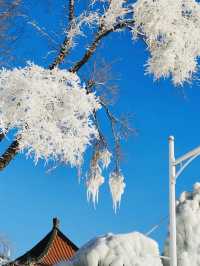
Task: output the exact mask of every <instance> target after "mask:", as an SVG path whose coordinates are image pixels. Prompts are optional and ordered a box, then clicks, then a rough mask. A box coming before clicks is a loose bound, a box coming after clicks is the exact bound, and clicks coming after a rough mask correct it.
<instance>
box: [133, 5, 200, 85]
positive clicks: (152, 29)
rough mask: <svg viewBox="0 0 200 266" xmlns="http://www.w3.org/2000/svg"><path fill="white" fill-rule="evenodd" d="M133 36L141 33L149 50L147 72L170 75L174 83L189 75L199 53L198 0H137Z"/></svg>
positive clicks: (199, 24) (193, 68)
mask: <svg viewBox="0 0 200 266" xmlns="http://www.w3.org/2000/svg"><path fill="white" fill-rule="evenodd" d="M133 9H134V20H135V27H134V28H133V33H134V36H137V35H140V36H142V37H144V39H145V41H146V43H147V45H148V49H149V52H150V55H151V57H150V59H149V60H148V62H147V72H148V73H152V74H154V76H155V78H156V79H157V78H160V77H169V76H170V75H171V76H172V79H173V82H174V84H175V85H177V84H178V85H179V84H183V82H184V81H189V80H191V79H192V77H193V74H194V73H195V72H197V70H198V66H197V57H199V55H200V4H199V3H198V2H197V1H195V0H148V1H146V0H138V1H137V2H136V3H135V4H134V5H133Z"/></svg>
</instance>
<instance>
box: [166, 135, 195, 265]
mask: <svg viewBox="0 0 200 266" xmlns="http://www.w3.org/2000/svg"><path fill="white" fill-rule="evenodd" d="M199 155H200V147H197V148H196V149H194V150H192V151H190V152H188V153H186V154H184V155H183V156H181V157H179V158H178V159H175V155H174V137H173V136H170V137H169V209H170V210H169V211H170V228H169V234H170V244H169V246H170V249H169V255H170V266H177V249H176V179H177V178H178V176H179V175H180V174H181V173H182V172H183V170H184V169H185V168H186V167H187V166H188V165H189V164H190V163H191V162H192V161H193V160H194V159H195V158H196V157H197V156H199ZM178 166H179V169H177V167H178Z"/></svg>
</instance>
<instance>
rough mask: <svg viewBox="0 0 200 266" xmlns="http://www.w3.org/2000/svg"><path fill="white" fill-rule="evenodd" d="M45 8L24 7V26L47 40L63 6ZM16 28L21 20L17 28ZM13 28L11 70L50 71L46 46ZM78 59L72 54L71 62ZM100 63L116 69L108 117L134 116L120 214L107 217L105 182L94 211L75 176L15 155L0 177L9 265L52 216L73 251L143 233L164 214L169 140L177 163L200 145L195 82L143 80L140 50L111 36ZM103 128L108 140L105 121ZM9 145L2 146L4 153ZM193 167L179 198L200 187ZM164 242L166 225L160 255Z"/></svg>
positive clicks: (1, 224)
mask: <svg viewBox="0 0 200 266" xmlns="http://www.w3.org/2000/svg"><path fill="white" fill-rule="evenodd" d="M44 2H46V1H44ZM44 2H43V1H41V4H38V1H32V3H31V4H29V6H27V8H26V12H27V13H28V14H29V20H30V19H33V20H37V22H38V24H39V25H40V26H44V27H45V28H46V30H47V31H50V32H51V33H52V32H53V31H56V32H58V33H59V31H60V32H61V29H60V28H59V23H60V19H59V17H60V15H59V14H60V12H61V7H62V6H61V5H62V3H63V1H62V0H59V1H56V5H55V4H54V5H53V4H52V3H53V1H48V3H49V5H50V4H52V5H53V6H47V5H46V4H45V3H44ZM79 8H81V7H79ZM22 21H23V19H22V18H20V19H19V21H18V23H22ZM18 26H19V28H20V27H21V26H22V30H21V32H20V34H21V36H20V38H19V40H18V41H17V43H16V44H15V49H14V52H13V53H14V55H15V56H16V61H15V62H14V64H15V65H18V66H19V65H24V64H25V61H26V60H28V59H29V60H31V61H34V62H35V63H37V64H40V65H43V66H45V67H46V66H48V64H49V63H50V62H51V60H52V58H53V54H52V55H51V56H49V57H47V58H45V56H46V55H47V52H48V51H49V50H48V49H50V50H51V49H52V47H51V46H50V47H49V45H48V43H47V40H46V39H45V38H43V37H41V36H40V35H39V34H38V33H37V32H36V31H35V29H33V28H32V27H31V25H29V24H26V25H25V22H23V23H22V24H20V25H18ZM57 40H62V36H59V35H58V38H57ZM83 45H84V41H83ZM81 52H82V51H77V52H76V57H79V56H80V54H81ZM102 56H103V57H104V58H105V59H106V60H107V61H108V62H111V61H112V62H113V61H115V64H114V65H113V73H114V74H116V76H117V77H120V79H119V80H117V81H116V82H117V83H118V84H119V86H120V93H119V100H118V102H117V104H116V105H115V107H113V109H112V110H113V112H114V113H116V114H119V113H127V112H128V113H132V114H134V116H133V119H132V125H133V127H135V128H137V130H138V135H137V136H133V137H132V138H130V139H129V140H128V141H127V142H124V143H123V151H124V154H125V159H124V161H123V163H122V172H123V174H124V176H125V178H126V184H127V186H126V191H125V194H124V196H123V199H122V203H121V208H120V210H119V211H118V212H117V214H115V213H114V212H113V209H112V201H111V197H110V194H109V191H108V185H107V181H106V183H105V185H104V186H103V187H102V189H101V191H100V202H99V204H98V206H97V207H96V209H94V207H93V205H92V204H91V203H88V202H87V200H86V191H85V184H84V182H81V184H78V180H77V177H76V171H75V170H74V169H70V168H68V167H59V168H57V169H55V170H54V171H52V172H51V173H47V168H46V167H45V166H44V162H40V163H39V164H38V165H37V166H35V165H34V163H33V162H32V161H31V160H30V159H27V160H26V159H25V156H24V155H23V154H20V155H18V156H17V157H16V159H15V160H14V161H13V162H12V163H11V164H10V165H9V166H8V167H7V168H6V169H5V170H4V171H3V172H2V173H1V179H0V202H1V204H0V212H1V221H0V234H1V235H2V236H3V237H4V238H6V239H7V240H9V242H10V244H11V247H12V256H13V257H16V256H19V255H21V254H22V253H23V252H25V251H27V250H28V249H30V248H31V247H32V246H33V245H34V244H36V243H37V242H38V241H39V240H40V239H41V238H42V237H43V236H44V235H45V234H47V232H48V231H49V230H50V229H51V226H52V218H53V217H55V216H58V217H59V219H60V221H61V230H62V231H63V232H64V233H65V234H66V235H67V236H68V237H69V238H70V239H71V240H72V241H74V243H75V244H77V245H78V246H81V245H82V244H84V243H85V242H86V241H87V240H89V239H90V238H92V237H94V236H96V235H99V234H104V233H107V232H114V233H125V232H130V231H135V230H136V231H140V232H144V233H145V232H147V231H148V230H149V229H150V228H151V227H152V226H154V225H155V224H157V223H158V222H159V221H160V219H162V218H163V217H165V216H166V215H167V214H168V142H167V139H168V136H169V135H171V134H173V135H174V136H175V139H176V142H175V145H176V148H175V150H176V155H177V156H179V155H181V154H182V153H184V152H186V151H188V150H190V149H191V148H194V147H196V146H198V145H199V144H200V138H199V136H200V126H199V114H200V104H199V99H200V87H199V85H198V82H197V81H195V82H194V83H193V84H191V85H189V86H185V87H183V88H174V87H173V86H172V85H171V83H170V81H169V80H161V81H159V82H154V81H153V78H152V77H151V76H147V75H144V64H145V62H146V60H147V57H148V53H147V51H146V50H145V46H144V44H143V43H142V42H141V41H139V42H132V41H131V39H130V35H129V34H128V33H119V34H116V33H115V34H111V35H110V36H109V37H108V38H107V39H105V41H103V43H102V45H101V47H100V48H99V49H98V51H97V55H96V58H98V57H102ZM71 60H73V58H72V59H71ZM63 67H65V65H63ZM104 127H105V129H104V130H105V131H106V132H107V134H108V135H109V134H110V133H109V129H108V123H105V121H104ZM10 138H11V136H10ZM7 142H8V141H4V143H2V144H1V150H2V151H3V148H4V147H5V146H6V145H8V143H7ZM199 163H200V159H196V161H194V162H193V163H192V165H191V166H190V167H189V168H187V170H186V171H185V172H184V173H183V174H182V176H181V177H180V180H178V184H177V196H178V195H179V194H180V192H181V191H183V190H191V189H192V185H193V184H194V183H195V182H197V181H198V182H200V171H199V168H200V167H199ZM166 234H167V222H165V223H163V224H162V226H161V227H160V228H159V229H158V230H157V231H155V232H154V233H153V234H152V237H153V238H154V239H156V240H157V241H158V242H159V244H160V248H161V250H162V247H163V243H164V240H165V238H166Z"/></svg>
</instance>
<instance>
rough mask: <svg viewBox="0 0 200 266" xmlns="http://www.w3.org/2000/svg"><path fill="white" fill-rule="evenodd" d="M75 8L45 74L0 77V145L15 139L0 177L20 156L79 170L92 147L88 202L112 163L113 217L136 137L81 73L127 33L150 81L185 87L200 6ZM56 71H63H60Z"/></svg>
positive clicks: (156, 2) (30, 71) (153, 3)
mask: <svg viewBox="0 0 200 266" xmlns="http://www.w3.org/2000/svg"><path fill="white" fill-rule="evenodd" d="M0 4H1V1H0ZM76 5H78V2H77V1H75V0H69V2H68V25H67V26H66V30H65V31H64V37H63V42H62V44H61V46H60V48H59V51H58V54H57V56H56V58H55V59H54V60H53V62H52V63H51V64H50V66H49V68H48V69H44V68H43V67H40V66H37V65H35V64H34V63H29V64H28V65H27V66H26V67H24V68H19V67H18V68H14V69H9V70H7V69H2V70H1V71H0V130H1V131H0V141H1V140H2V139H3V137H4V135H5V134H6V133H7V132H8V131H10V130H11V129H15V132H17V133H16V135H15V140H14V142H13V143H12V144H11V145H10V146H9V148H8V149H7V150H6V151H5V152H4V153H3V154H2V156H1V158H0V170H2V169H4V168H5V167H6V166H7V165H8V163H9V162H10V161H11V160H12V159H13V158H14V156H15V155H16V154H17V153H18V152H19V151H21V152H24V153H26V154H27V155H29V156H32V157H33V158H34V160H35V162H37V160H38V159H40V158H41V159H44V160H46V161H51V160H53V161H54V162H59V163H65V164H68V165H70V166H75V167H77V168H78V169H79V168H81V165H82V164H83V158H84V153H85V152H86V150H87V148H88V147H91V149H92V151H93V153H92V156H91V162H90V167H89V170H88V176H87V192H88V198H92V199H93V201H94V202H96V201H97V200H98V193H99V188H100V186H101V185H102V184H103V183H104V179H105V178H104V176H103V173H104V172H103V171H105V169H106V168H107V167H108V165H109V163H110V162H111V165H112V167H113V166H114V167H113V169H114V170H112V171H111V173H110V178H109V185H110V190H111V194H112V197H113V203H114V208H115V209H116V207H117V205H118V204H119V203H120V199H121V196H122V194H123V192H124V187H125V183H124V177H123V175H122V173H121V167H120V161H121V141H122V140H123V139H125V138H126V137H127V136H128V135H129V134H130V133H132V132H133V130H132V128H131V127H129V125H128V123H127V116H126V117H125V119H124V118H118V117H116V116H115V115H114V114H113V113H112V112H111V108H110V106H109V104H108V102H107V101H106V100H105V99H104V98H103V96H102V94H101V93H100V91H99V89H98V88H99V86H98V85H99V84H101V88H103V90H104V93H105V92H106V93H107V92H109V90H110V89H108V88H107V87H106V86H105V84H104V82H105V81H104V80H99V81H98V80H97V79H96V78H94V77H92V78H90V77H89V76H87V77H86V78H85V80H86V81H87V80H89V81H88V82H87V83H86V82H85V83H84V82H83V80H84V79H83V76H84V71H85V69H86V67H85V66H87V65H89V68H91V65H90V64H89V60H90V59H91V58H92V57H93V55H94V54H95V52H96V51H97V49H98V47H99V46H100V44H101V42H102V40H104V39H106V37H107V36H108V35H109V34H110V33H112V32H121V31H125V30H127V29H128V30H129V33H130V32H131V34H132V38H133V39H137V38H138V39H142V40H144V41H145V43H146V44H147V49H148V51H149V59H148V61H147V64H146V72H148V73H149V74H153V76H154V78H155V79H158V78H162V77H164V78H166V77H170V78H172V81H173V83H174V84H175V85H176V86H177V85H183V84H184V83H185V82H188V81H189V82H190V81H191V80H192V79H193V78H194V75H195V74H197V71H198V58H199V56H200V37H199V36H200V3H199V2H197V1H195V0H191V1H187V0H150V1H146V0H137V1H126V0H91V2H90V4H89V6H88V8H87V10H83V11H82V10H81V11H80V10H79V9H78V8H76ZM75 10H76V12H75ZM75 13H76V14H75ZM4 15H5V14H4ZM0 18H1V17H0ZM0 30H1V28H0ZM129 35H130V34H129ZM82 38H85V41H84V47H83V45H82V44H83V42H82ZM80 39H81V41H79V40H80ZM85 47H86V48H85ZM76 49H80V50H81V51H83V56H82V57H81V58H80V59H79V60H77V59H76V60H77V61H76V60H74V59H72V60H74V62H71V58H77V57H75V56H74V57H73V55H74V54H76V51H77V50H76ZM119 50H120V49H119ZM70 56H71V57H70ZM66 58H68V59H69V60H68V65H67V67H66V65H65V59H66ZM130 58H131V55H130ZM61 63H63V67H64V69H65V68H67V70H61V69H60V68H59V66H60V64H61ZM69 64H70V65H69ZM80 69H81V70H82V71H79V70H80ZM105 73H106V71H104V72H101V71H99V72H98V76H99V77H101V79H102V76H103V77H104V74H105ZM105 76H106V75H105ZM85 84H86V85H85ZM110 91H111V90H110ZM110 98H112V96H111V97H110ZM109 100H112V99H109ZM100 112H102V113H103V114H104V115H106V117H107V120H108V123H110V128H111V131H112V140H111V138H110V139H109V140H107V138H106V136H105V134H104V132H103V130H102V128H103V127H102V125H101V119H100V118H101V114H100ZM19 136H20V138H19ZM109 141H112V146H114V148H113V149H110V146H111V145H109V144H110V143H109ZM112 151H113V152H112ZM111 152H112V154H111Z"/></svg>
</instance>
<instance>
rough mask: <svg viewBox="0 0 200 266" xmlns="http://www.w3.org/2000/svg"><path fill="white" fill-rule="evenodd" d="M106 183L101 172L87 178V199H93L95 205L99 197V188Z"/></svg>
mask: <svg viewBox="0 0 200 266" xmlns="http://www.w3.org/2000/svg"><path fill="white" fill-rule="evenodd" d="M103 183H104V177H103V176H101V175H100V174H98V175H95V176H93V177H91V178H89V179H88V180H87V200H88V201H89V200H90V199H92V202H93V204H94V206H95V204H96V203H98V199H99V188H100V186H101V185H102V184H103Z"/></svg>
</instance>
